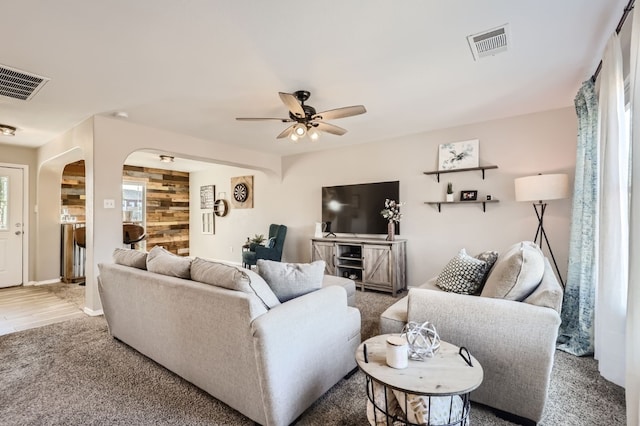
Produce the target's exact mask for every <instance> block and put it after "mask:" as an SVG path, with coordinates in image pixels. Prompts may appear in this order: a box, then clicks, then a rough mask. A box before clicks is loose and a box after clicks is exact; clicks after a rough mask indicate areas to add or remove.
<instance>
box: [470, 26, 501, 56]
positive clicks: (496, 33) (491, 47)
mask: <svg viewBox="0 0 640 426" xmlns="http://www.w3.org/2000/svg"><path fill="white" fill-rule="evenodd" d="M467 40H468V41H469V47H471V53H472V54H473V59H475V60H476V61H477V60H478V59H480V58H484V57H487V56H493V55H496V54H498V53H501V52H506V51H507V50H508V49H509V25H508V24H505V25H503V26H501V27H498V28H493V29H491V30H488V31H484V32H482V33H479V34H474V35H470V36H469V37H467Z"/></svg>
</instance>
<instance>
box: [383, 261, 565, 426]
mask: <svg viewBox="0 0 640 426" xmlns="http://www.w3.org/2000/svg"><path fill="white" fill-rule="evenodd" d="M544 262H545V267H544V268H545V269H544V275H543V277H542V281H541V282H540V284H539V285H538V290H536V291H534V293H532V294H531V295H530V296H529V297H527V298H526V299H525V300H524V301H522V302H516V301H511V300H505V299H496V298H490V297H481V296H472V295H463V294H456V293H448V292H445V291H442V290H441V289H440V288H439V287H438V286H436V284H435V281H436V280H435V278H434V279H432V280H430V281H428V282H427V283H425V284H423V285H422V286H420V287H412V288H410V289H409V294H408V295H407V296H405V297H404V298H402V299H400V300H399V301H398V302H396V303H395V304H393V305H391V306H390V307H389V308H388V309H387V310H386V311H384V312H383V313H382V315H381V317H380V333H400V332H401V331H402V328H403V327H404V325H405V324H406V323H407V322H408V321H415V322H419V323H422V322H425V321H429V322H431V323H433V324H434V325H435V326H436V329H437V331H438V334H439V335H440V338H441V339H442V340H444V341H446V342H449V343H453V344H454V345H456V346H464V347H466V348H467V349H468V350H469V352H471V354H472V355H473V356H474V357H475V358H476V359H477V360H478V361H479V362H480V364H481V365H482V368H483V370H484V380H483V382H482V384H481V385H480V387H479V388H478V389H476V390H475V391H473V392H472V393H471V400H472V401H474V402H478V403H481V404H484V405H487V406H489V407H492V408H495V409H497V410H498V411H499V412H498V414H499V415H501V416H502V417H505V418H508V419H511V420H515V421H517V422H518V423H521V424H536V423H538V422H539V421H540V419H541V418H542V413H543V410H544V404H545V401H546V399H547V392H548V389H549V382H550V380H551V370H552V367H553V359H554V355H555V350H556V339H557V336H558V327H559V326H560V309H561V306H562V295H563V290H562V287H561V286H560V284H559V282H558V280H557V278H556V276H555V274H554V272H553V270H552V268H551V265H550V264H549V260H548V259H547V258H545V259H544ZM543 291H544V294H542V293H543ZM541 300H544V303H542V302H541ZM541 305H543V306H541Z"/></svg>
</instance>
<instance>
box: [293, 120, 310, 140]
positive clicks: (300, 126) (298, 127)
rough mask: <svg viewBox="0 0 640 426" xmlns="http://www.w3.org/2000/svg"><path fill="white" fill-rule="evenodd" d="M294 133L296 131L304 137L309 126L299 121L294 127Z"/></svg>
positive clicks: (299, 135)
mask: <svg viewBox="0 0 640 426" xmlns="http://www.w3.org/2000/svg"><path fill="white" fill-rule="evenodd" d="M293 133H295V134H296V135H297V136H298V137H303V136H304V135H305V134H306V133H307V127H306V126H305V125H304V124H302V123H298V124H296V126H295V127H294V128H293Z"/></svg>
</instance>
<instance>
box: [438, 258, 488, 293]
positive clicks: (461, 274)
mask: <svg viewBox="0 0 640 426" xmlns="http://www.w3.org/2000/svg"><path fill="white" fill-rule="evenodd" d="M486 270H487V263H486V262H485V261H484V260H480V259H476V258H475V257H472V256H469V255H468V254H467V252H466V251H465V249H462V250H460V252H459V253H458V254H457V255H456V256H455V257H454V258H453V259H451V260H450V261H449V263H447V266H445V267H444V269H443V270H442V272H440V274H439V275H438V278H437V279H436V285H437V286H438V287H440V288H441V289H443V290H445V291H450V292H453V293H459V294H474V293H475V292H476V291H477V290H478V288H480V285H481V284H482V280H483V278H484V275H485V272H486Z"/></svg>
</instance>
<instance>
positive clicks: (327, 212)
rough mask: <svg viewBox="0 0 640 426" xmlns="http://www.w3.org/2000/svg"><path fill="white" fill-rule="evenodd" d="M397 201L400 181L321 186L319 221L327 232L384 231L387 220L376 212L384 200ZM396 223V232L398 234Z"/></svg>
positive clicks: (363, 232) (358, 232)
mask: <svg viewBox="0 0 640 426" xmlns="http://www.w3.org/2000/svg"><path fill="white" fill-rule="evenodd" d="M386 198H389V199H390V200H396V201H400V182H399V181H397V180H396V181H392V182H376V183H363V184H359V185H341V186H324V187H322V221H323V222H325V223H328V222H331V225H330V226H329V225H328V226H327V231H329V230H330V231H331V232H339V233H349V234H386V233H387V220H386V219H385V218H383V217H382V215H381V214H380V211H381V210H382V209H384V200H385V199H386ZM399 225H400V224H398V225H396V233H397V234H400V226H399Z"/></svg>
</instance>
